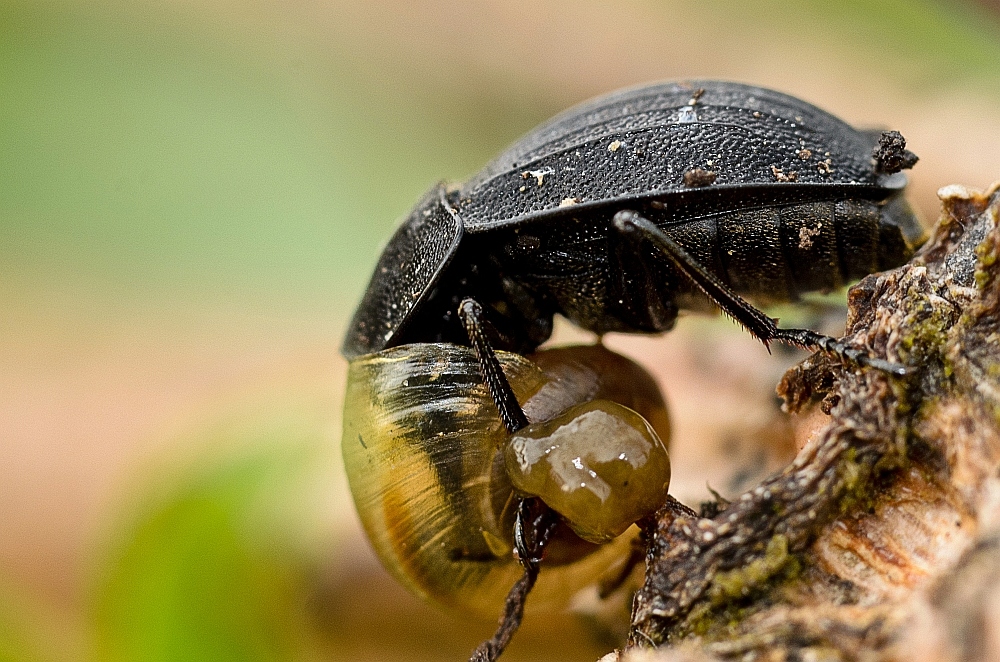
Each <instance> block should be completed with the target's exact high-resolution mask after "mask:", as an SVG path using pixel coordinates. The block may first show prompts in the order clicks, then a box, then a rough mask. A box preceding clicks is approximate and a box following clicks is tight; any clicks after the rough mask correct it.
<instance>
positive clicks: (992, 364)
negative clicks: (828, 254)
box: [628, 186, 1000, 662]
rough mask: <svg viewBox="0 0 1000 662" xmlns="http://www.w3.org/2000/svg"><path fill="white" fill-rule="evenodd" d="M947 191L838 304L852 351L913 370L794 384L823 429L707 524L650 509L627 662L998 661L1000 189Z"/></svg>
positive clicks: (795, 398) (805, 371)
mask: <svg viewBox="0 0 1000 662" xmlns="http://www.w3.org/2000/svg"><path fill="white" fill-rule="evenodd" d="M940 196H941V198H942V203H943V212H942V215H941V218H940V220H939V221H938V223H937V225H936V226H935V228H934V229H933V231H932V234H931V237H930V239H929V241H928V242H927V243H926V244H925V246H924V247H923V248H922V249H921V250H920V251H919V252H918V254H917V255H916V256H915V257H914V259H913V260H912V261H911V262H910V263H909V264H907V265H905V266H903V267H900V268H898V269H895V270H893V271H889V272H885V273H881V274H875V275H872V276H869V277H868V278H866V279H864V280H863V281H862V282H861V283H859V284H858V285H856V286H855V287H854V288H852V290H851V292H850V295H849V305H850V314H849V319H848V324H847V329H848V333H847V334H846V336H845V341H847V342H848V343H849V344H851V345H853V346H857V347H864V348H866V350H867V351H868V352H870V353H871V354H872V355H874V356H878V357H884V358H887V359H888V360H890V361H895V362H899V363H902V364H904V365H906V366H908V367H910V368H911V370H910V374H909V375H908V376H907V377H905V378H895V377H892V376H889V375H886V374H883V373H881V372H878V371H876V370H871V369H859V368H858V367H856V366H847V365H842V364H840V363H838V362H837V361H836V360H834V359H832V358H830V357H828V356H826V355H822V354H816V355H813V356H812V357H810V358H808V359H806V360H805V361H803V362H802V363H800V364H799V365H797V366H795V367H793V368H792V369H791V370H789V371H788V373H786V375H785V377H784V379H783V380H782V382H781V384H780V385H779V388H778V392H779V394H780V395H781V396H782V397H783V398H784V401H785V408H786V410H787V411H788V412H789V413H790V414H792V415H796V416H812V417H818V418H819V419H821V420H822V424H821V425H819V426H818V427H817V426H814V427H813V428H812V429H813V432H812V433H810V434H809V435H808V438H805V439H801V440H799V441H800V443H801V446H802V447H801V450H800V451H799V453H798V455H797V456H796V457H795V459H794V460H793V461H792V462H791V464H789V465H788V466H787V467H786V468H785V469H784V470H783V471H781V472H780V473H779V474H777V475H775V476H773V477H771V478H769V479H766V480H764V481H763V482H761V483H760V484H759V485H757V486H756V487H754V488H752V489H750V490H749V491H747V492H746V493H744V494H742V495H741V496H740V497H738V498H737V499H735V500H733V502H732V503H731V504H729V505H728V506H726V507H725V508H723V509H722V510H721V511H720V512H718V513H717V514H716V515H715V516H714V517H698V516H695V515H693V514H690V513H685V512H684V511H683V510H681V509H678V508H676V507H670V506H669V505H668V506H667V507H664V509H663V510H661V511H660V513H658V515H657V517H656V521H655V522H654V523H652V524H651V525H650V526H649V528H648V530H647V532H646V533H647V536H648V539H649V546H648V550H647V559H646V560H647V568H646V576H645V581H644V584H643V586H642V587H641V589H640V590H639V592H638V593H637V594H636V598H635V602H634V606H633V616H632V627H631V632H630V641H629V645H630V649H629V652H628V655H629V656H631V657H632V658H635V659H639V658H644V657H645V656H646V655H654V656H656V657H660V658H662V659H677V660H682V659H692V660H694V659H739V660H757V659H761V660H764V659H766V660H771V659H775V660H780V659H789V660H791V659H817V660H819V659H824V660H827V659H828V660H896V659H903V658H906V659H907V660H908V662H913V661H914V660H925V659H926V660H931V659H956V660H958V659H962V660H965V659H969V660H979V659H983V660H985V659H993V658H994V657H996V656H1000V616H994V615H993V609H992V608H993V607H996V606H1000V477H998V475H1000V260H998V259H997V257H998V256H1000V228H998V227H997V218H998V212H1000V191H998V189H997V187H996V186H994V187H993V188H992V189H991V190H990V191H987V192H985V193H980V192H976V191H970V190H968V189H966V188H964V187H960V186H953V187H946V188H944V189H942V190H941V192H940ZM970 618H972V619H979V620H976V621H975V622H976V623H979V624H981V625H983V627H974V626H971V625H969V623H970V621H969V619H970ZM989 624H993V625H992V627H993V629H992V630H990V629H989V628H986V629H985V630H984V629H983V628H984V627H986V626H987V625H989ZM990 632H993V633H994V634H993V635H990V634H989V633H990ZM990 636H994V637H996V641H993V640H992V639H990ZM647 649H656V650H655V651H653V652H649V651H648V650H647Z"/></svg>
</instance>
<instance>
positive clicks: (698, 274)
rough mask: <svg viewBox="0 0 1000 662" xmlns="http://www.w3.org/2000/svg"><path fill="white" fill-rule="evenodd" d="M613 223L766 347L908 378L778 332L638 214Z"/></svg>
mask: <svg viewBox="0 0 1000 662" xmlns="http://www.w3.org/2000/svg"><path fill="white" fill-rule="evenodd" d="M612 223H613V225H614V228H615V230H617V231H618V232H619V233H621V234H622V236H624V237H626V238H628V239H629V240H630V241H632V242H633V244H636V243H638V242H640V241H648V242H650V243H651V244H652V245H653V246H654V247H655V248H656V249H657V250H658V251H659V252H660V254H661V255H663V256H664V257H665V258H666V259H667V260H668V261H669V262H670V264H671V265H673V266H674V267H675V268H676V269H677V270H678V271H680V272H681V273H682V274H683V275H684V276H685V277H687V278H688V280H690V281H691V282H692V283H694V284H695V285H696V286H697V287H698V289H699V290H701V291H702V293H704V294H705V296H707V297H708V298H709V299H710V300H711V301H712V303H714V304H715V305H717V306H718V307H719V308H721V309H722V312H724V313H726V314H727V315H728V316H729V317H731V318H733V319H734V320H735V321H736V322H737V323H738V324H739V325H740V326H742V327H743V328H744V329H746V330H747V332H749V333H750V335H752V336H753V337H755V338H757V339H758V340H760V341H761V342H762V343H764V346H765V347H767V344H768V342H770V341H771V340H777V341H779V342H783V343H786V344H788V345H794V346H796V347H801V348H803V349H812V350H823V351H824V352H827V353H829V354H833V355H834V356H837V357H839V358H841V359H843V360H846V361H848V362H850V363H853V364H855V365H862V366H868V367H871V368H875V369H876V370H880V371H882V372H885V373H888V374H890V375H894V376H896V377H905V376H906V375H907V374H909V372H908V370H907V368H906V367H905V366H902V365H900V364H898V363H893V362H891V361H886V360H885V359H878V358H875V357H872V356H869V355H868V354H866V353H865V352H864V351H862V350H860V349H855V348H853V347H848V346H847V345H845V344H844V343H843V342H841V341H840V340H837V339H836V338H831V337H830V336H825V335H822V334H820V333H816V332H815V331H810V330H809V329H780V328H778V325H777V323H776V321H775V320H774V319H772V318H770V317H768V316H767V315H765V314H764V313H763V312H762V311H760V310H758V309H757V308H755V307H754V306H752V305H750V303H749V302H748V301H747V300H746V299H744V298H743V297H741V296H740V295H738V294H737V293H736V292H734V291H733V290H732V288H731V287H729V286H728V285H726V284H725V283H724V282H722V280H721V279H720V278H719V277H718V276H716V275H715V274H714V273H712V272H711V271H709V270H708V269H706V268H705V267H704V266H703V265H702V264H701V263H700V262H698V261H697V260H696V259H695V258H694V257H692V256H691V254H690V253H688V252H687V251H686V250H685V249H684V247H682V246H681V245H680V244H678V243H677V242H676V241H674V240H673V239H672V238H671V237H670V235H668V234H667V233H666V232H664V231H663V230H661V229H660V228H659V227H657V226H656V225H655V224H654V223H653V222H652V221H650V220H648V219H646V218H643V217H642V216H640V215H639V214H638V213H636V212H634V211H630V210H623V211H620V212H618V213H617V214H615V217H614V220H613V222H612Z"/></svg>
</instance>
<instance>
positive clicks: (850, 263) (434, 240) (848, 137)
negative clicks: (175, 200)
mask: <svg viewBox="0 0 1000 662" xmlns="http://www.w3.org/2000/svg"><path fill="white" fill-rule="evenodd" d="M876 141H877V137H876V135H875V134H873V133H872V132H862V131H858V130H856V129H853V128H852V127H850V126H849V125H847V124H845V123H844V122H842V121H841V120H839V119H837V118H835V117H833V116H832V115H830V114H828V113H826V112H824V111H822V110H820V109H818V108H816V107H814V106H812V105H809V104H807V103H805V102H803V101H800V100H798V99H795V98H793V97H790V96H787V95H784V94H780V93H778V92H774V91H771V90H766V89H763V88H759V87H752V86H749V85H742V84H738V83H729V82H717V81H693V82H690V83H662V84H656V85H649V86H646V87H639V88H635V89H630V90H624V91H620V92H616V93H613V94H610V95H608V96H604V97H600V98H598V99H595V100H593V101H590V102H588V103H585V104H583V105H580V106H577V107H576V108H573V109H571V110H569V111H567V112H565V113H563V114H561V115H559V116H557V117H556V118H554V119H552V120H551V121H549V122H548V123H546V124H543V125H542V126H540V127H538V128H537V129H535V130H534V131H532V132H531V133H529V134H528V135H526V136H525V137H523V138H522V139H521V140H519V141H518V142H517V143H515V144H514V145H513V146H511V147H510V148H509V149H508V150H507V151H505V152H504V153H503V154H501V155H500V156H499V157H497V158H496V159H495V160H494V161H493V162H492V163H491V164H489V165H488V166H487V167H486V168H484V169H483V171H482V172H481V173H479V174H478V175H476V176H475V177H473V178H472V179H471V180H469V181H468V182H466V183H465V184H464V185H462V186H461V187H459V188H457V189H447V188H445V187H444V186H442V185H438V186H436V187H435V188H434V189H432V190H431V191H430V192H429V193H428V194H427V195H426V196H425V197H424V198H423V199H422V200H421V201H420V202H419V203H418V204H417V206H416V208H415V209H414V210H413V211H412V212H411V213H410V215H409V217H408V218H407V219H406V221H405V223H404V224H403V225H402V227H401V228H400V229H399V230H398V231H397V232H396V234H395V235H394V236H393V237H392V239H391V240H390V242H389V244H388V246H387V247H386V249H385V251H384V253H383V254H382V257H381V259H380V261H379V264H378V266H377V268H376V270H375V273H374V275H373V277H372V280H371V282H370V283H369V286H368V290H367V292H366V293H365V295H364V298H363V299H362V301H361V304H360V305H359V307H358V309H357V311H356V313H355V315H354V318H353V320H352V321H351V324H350V327H349V330H348V333H347V337H346V339H345V341H344V345H343V348H342V351H343V353H344V355H345V356H346V357H347V358H348V359H353V358H355V357H357V356H360V355H362V354H366V353H369V352H373V351H378V350H381V349H384V348H386V347H391V346H395V345H401V344H404V343H412V342H442V341H443V342H459V343H466V342H468V341H467V339H466V330H465V329H463V327H462V324H460V323H459V320H457V319H456V309H457V306H458V304H459V302H460V301H461V300H462V299H464V298H466V297H471V298H474V299H476V300H477V301H478V302H479V303H480V304H482V305H483V306H484V308H485V311H486V317H487V319H488V320H489V322H490V323H491V325H492V327H493V329H494V330H495V332H496V333H495V334H494V335H493V336H491V340H492V344H494V345H496V346H498V347H502V348H503V349H508V350H512V351H516V352H520V353H525V352H528V351H531V350H533V349H534V348H536V347H537V346H538V345H540V344H541V343H542V342H544V341H545V340H546V339H547V338H548V337H549V335H550V333H551V329H552V317H553V314H554V313H561V314H563V315H565V316H566V317H568V318H569V319H570V320H571V321H573V322H574V323H576V324H578V325H579V326H582V327H583V328H586V329H589V330H591V331H594V332H596V333H599V334H600V333H605V332H609V331H625V332H643V333H655V332H660V331H665V330H668V329H670V328H671V327H672V326H673V324H674V321H675V319H676V317H677V312H678V309H679V308H681V307H687V308H692V307H693V308H697V307H704V303H705V299H704V297H702V296H701V293H700V292H703V293H704V294H707V295H708V296H709V298H710V299H712V300H713V301H714V303H715V304H717V305H718V306H719V307H720V308H721V309H722V310H723V311H724V312H726V313H728V314H729V315H731V316H732V317H733V318H734V319H736V320H737V321H738V322H740V323H741V324H742V325H743V326H745V327H746V328H747V329H748V330H749V331H750V332H751V333H753V334H754V335H755V336H757V337H758V338H760V339H761V340H763V341H764V342H765V343H766V342H767V341H769V340H772V339H777V340H782V341H786V342H791V343H793V344H799V345H806V346H810V347H822V348H824V349H833V350H835V351H836V350H837V347H835V346H833V345H831V339H823V337H820V336H817V335H816V334H812V333H811V332H809V333H805V334H803V333H798V332H794V331H789V330H779V329H777V328H776V327H775V326H774V324H773V322H772V321H771V320H770V319H769V318H767V317H766V316H764V315H763V314H762V313H760V312H759V311H757V310H756V309H754V308H752V307H751V306H750V305H749V304H747V303H745V302H744V301H743V300H742V299H741V298H740V297H739V295H744V296H747V297H750V298H751V299H754V300H757V301H760V302H764V303H774V302H781V301H790V300H794V299H795V298H796V297H797V295H799V294H800V293H803V292H807V291H813V290H830V289H835V288H837V287H839V286H841V285H843V284H844V283H846V282H848V281H851V280H855V279H857V278H860V277H862V276H864V275H867V274H869V273H872V272H874V271H877V270H880V269H885V268H889V267H892V266H897V265H898V264H901V263H902V262H904V261H905V260H906V259H908V257H909V256H910V255H911V253H912V251H913V248H914V246H915V245H917V244H918V242H919V241H920V239H921V237H922V229H921V227H920V225H919V223H918V222H917V220H916V219H915V217H914V216H913V213H912V212H911V210H910V208H909V206H908V205H907V203H906V201H905V199H904V198H903V196H902V191H903V188H904V187H905V184H906V178H905V176H904V175H902V174H901V173H899V172H898V170H899V169H901V168H905V167H909V166H911V165H913V162H914V161H915V160H916V157H914V156H913V155H912V154H911V153H910V152H906V151H905V150H904V147H905V143H903V142H902V139H901V136H899V134H898V133H895V132H892V133H890V134H884V135H883V139H882V141H881V149H879V150H878V152H877V158H873V147H875V143H876ZM619 212H627V213H619ZM616 214H617V216H616ZM699 291H700V292H699ZM841 349H843V348H841ZM839 353H843V351H841V352H839ZM854 358H856V359H857V358H858V356H857V355H856V356H855V357H854ZM862 361H863V357H862Z"/></svg>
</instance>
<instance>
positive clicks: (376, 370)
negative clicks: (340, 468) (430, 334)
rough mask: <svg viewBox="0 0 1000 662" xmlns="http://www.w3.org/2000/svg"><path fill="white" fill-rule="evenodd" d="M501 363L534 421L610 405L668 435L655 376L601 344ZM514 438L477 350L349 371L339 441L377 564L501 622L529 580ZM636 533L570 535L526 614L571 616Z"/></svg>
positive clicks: (507, 356) (408, 355) (412, 352)
mask: <svg viewBox="0 0 1000 662" xmlns="http://www.w3.org/2000/svg"><path fill="white" fill-rule="evenodd" d="M497 358H498V359H499V361H500V364H501V366H502V367H503V370H504V374H505V375H506V377H507V379H508V381H509V382H510V384H511V386H512V388H513V390H514V393H515V395H516V396H517V399H518V401H519V402H520V403H521V404H522V407H523V408H524V411H525V414H526V415H527V417H528V419H529V420H530V421H531V422H532V423H533V424H537V423H544V422H547V421H551V420H553V419H554V418H556V417H557V416H558V415H560V414H561V413H563V412H565V411H566V410H567V409H570V408H571V407H574V406H576V405H581V404H585V403H590V402H593V401H595V400H611V401H614V402H616V403H618V404H620V405H624V407H627V408H629V409H631V410H634V411H635V412H638V415H637V416H636V418H639V416H641V417H643V418H644V420H643V425H646V423H645V422H646V421H648V427H651V428H652V429H654V430H656V433H658V435H659V437H660V438H662V439H664V440H666V439H669V418H668V416H667V412H666V406H665V404H664V402H663V398H662V396H661V395H660V392H659V390H658V388H657V387H656V384H655V382H654V380H653V379H652V377H651V376H650V375H649V374H648V373H646V372H645V370H643V369H642V368H641V367H639V366H638V365H637V364H635V363H634V362H632V361H630V360H628V359H626V358H624V357H622V356H620V355H618V354H615V353H613V352H611V351H609V350H607V349H606V348H604V347H603V346H600V345H596V346H586V347H570V348H560V349H553V350H547V351H543V352H539V353H537V354H535V355H532V356H531V357H524V356H521V355H518V354H511V353H507V352H498V353H497ZM633 413H634V412H633ZM640 420H641V419H640ZM543 436H544V435H543ZM509 439H510V438H509V436H508V434H507V432H506V430H505V429H504V427H503V425H502V424H501V422H500V418H499V414H498V412H497V409H496V406H495V405H494V403H493V401H492V399H491V397H490V394H489V392H488V390H487V389H486V387H485V386H484V385H483V383H482V378H481V376H480V373H479V364H478V362H477V360H476V356H475V354H474V353H473V351H472V350H471V349H469V348H467V347H462V346H459V345H453V344H446V343H421V344H413V345H402V346H399V347H394V348H391V349H387V350H383V351H381V352H377V353H374V354H367V355H364V356H361V357H359V358H357V359H355V360H354V361H352V362H351V364H350V367H349V370H348V382H347V395H346V401H345V409H344V436H343V441H342V450H343V455H344V463H345V466H346V469H347V476H348V481H349V483H350V487H351V492H352V494H353V496H354V502H355V505H356V507H357V509H358V514H359V516H360V518H361V522H362V524H363V526H364V528H365V530H366V532H367V534H368V537H369V539H370V541H371V543H372V546H373V547H374V548H375V551H376V553H377V554H378V556H379V558H380V559H381V560H382V562H383V564H384V565H385V567H386V568H387V569H388V570H389V571H390V572H391V573H392V574H393V575H394V576H395V577H396V578H397V579H398V580H399V581H400V582H401V583H402V584H403V585H404V586H406V587H407V588H409V589H410V590H411V591H412V592H414V593H415V594H417V595H419V596H421V597H423V598H425V599H427V600H429V601H432V602H436V603H438V604H441V605H444V606H445V607H449V608H452V609H456V610H461V611H464V612H468V613H474V614H481V615H483V616H486V617H489V618H495V617H496V614H497V613H499V610H500V608H501V606H502V605H503V602H504V599H505V597H506V595H507V592H508V591H509V589H510V587H511V586H512V585H513V584H514V582H515V581H516V580H517V579H518V578H519V577H520V576H521V573H522V569H521V566H520V565H519V564H518V562H517V560H516V558H515V557H514V555H513V553H512V549H513V537H512V532H513V523H514V510H515V506H516V501H517V496H516V494H515V489H514V487H513V485H512V483H511V479H510V476H509V475H508V472H507V467H506V464H505V460H504V452H503V451H504V449H505V448H506V446H507V445H508V444H509ZM603 441H606V442H607V443H613V439H606V438H605V439H603ZM661 446H662V445H661ZM665 455H666V451H665V448H664V449H663V456H664V460H665ZM667 466H669V465H667ZM668 479H669V476H667V477H666V478H663V479H662V480H661V481H660V483H661V484H663V483H665V482H666V480H668ZM540 496H542V498H543V500H546V499H545V495H540ZM635 532H636V529H635V528H634V527H633V528H632V529H631V530H630V532H628V533H626V534H625V535H622V536H619V537H617V538H614V539H613V540H610V541H609V542H605V543H604V544H595V543H593V542H587V541H585V540H582V539H581V538H580V537H579V536H577V535H575V534H574V533H573V531H572V530H571V529H570V528H569V527H568V526H565V525H561V526H560V528H559V529H557V533H556V535H555V536H554V538H553V540H552V541H551V542H550V544H549V546H548V548H547V550H546V556H545V560H544V562H543V563H542V571H541V574H540V577H539V579H538V583H537V584H536V586H535V588H534V590H533V593H532V598H531V601H530V608H531V609H533V610H534V609H545V608H550V609H554V608H561V607H563V606H565V604H566V603H567V602H568V600H569V599H570V598H571V597H572V596H573V595H574V594H575V593H576V592H577V591H579V590H580V589H581V588H583V587H585V586H587V585H589V584H591V583H593V582H594V581H596V580H598V579H599V578H600V577H601V576H602V575H604V574H605V573H608V574H612V573H614V571H615V570H616V569H617V568H618V567H619V566H620V564H621V563H623V562H624V560H625V559H626V558H627V557H628V554H629V550H630V546H631V543H632V538H633V537H634V535H635ZM602 539H603V538H602Z"/></svg>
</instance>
